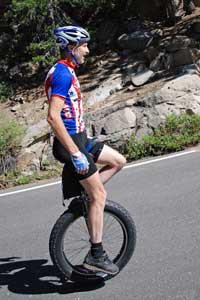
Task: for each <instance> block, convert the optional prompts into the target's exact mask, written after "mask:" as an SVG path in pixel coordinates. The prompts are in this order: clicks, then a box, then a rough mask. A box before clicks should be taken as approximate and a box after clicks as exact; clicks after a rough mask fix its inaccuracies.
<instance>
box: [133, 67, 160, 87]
mask: <svg viewBox="0 0 200 300" xmlns="http://www.w3.org/2000/svg"><path fill="white" fill-rule="evenodd" d="M154 74H155V73H154V72H153V71H151V70H144V71H142V72H139V73H137V74H135V75H133V76H132V77H131V81H132V83H133V85H134V86H141V85H144V84H145V83H147V82H148V81H149V80H150V79H151V78H152V77H153V76H154Z"/></svg>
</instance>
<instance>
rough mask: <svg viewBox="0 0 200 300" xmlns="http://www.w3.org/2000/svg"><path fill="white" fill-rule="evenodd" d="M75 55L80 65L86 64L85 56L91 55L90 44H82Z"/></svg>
mask: <svg viewBox="0 0 200 300" xmlns="http://www.w3.org/2000/svg"><path fill="white" fill-rule="evenodd" d="M73 54H74V56H75V57H76V59H77V62H78V64H79V65H81V64H83V63H84V62H85V56H86V55H88V54H89V49H88V43H82V44H80V45H79V46H78V47H77V48H75V50H74V51H73Z"/></svg>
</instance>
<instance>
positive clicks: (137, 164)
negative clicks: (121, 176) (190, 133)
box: [123, 150, 198, 169]
mask: <svg viewBox="0 0 200 300" xmlns="http://www.w3.org/2000/svg"><path fill="white" fill-rule="evenodd" d="M194 152H198V151H197V150H190V151H185V152H181V153H176V154H171V155H168V156H164V157H159V158H155V159H152V160H147V161H143V162H140V163H135V164H131V165H128V166H125V167H124V168H123V169H128V168H134V167H138V166H142V165H148V164H152V163H155V162H158V161H161V160H166V159H171V158H175V157H179V156H183V155H187V154H191V153H194Z"/></svg>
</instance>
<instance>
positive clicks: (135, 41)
mask: <svg viewBox="0 0 200 300" xmlns="http://www.w3.org/2000/svg"><path fill="white" fill-rule="evenodd" d="M152 40H153V37H152V35H151V34H150V33H149V32H147V31H135V32H132V33H130V34H123V35H121V36H120V37H119V38H118V45H119V47H120V48H122V49H131V50H132V51H133V52H139V51H143V50H144V49H145V48H146V47H148V46H149V45H150V43H151V42H152Z"/></svg>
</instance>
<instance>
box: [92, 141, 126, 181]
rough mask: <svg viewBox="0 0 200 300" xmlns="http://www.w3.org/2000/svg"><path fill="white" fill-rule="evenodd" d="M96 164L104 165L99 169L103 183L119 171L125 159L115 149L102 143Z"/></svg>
mask: <svg viewBox="0 0 200 300" xmlns="http://www.w3.org/2000/svg"><path fill="white" fill-rule="evenodd" d="M97 163H98V164H102V165H105V166H104V167H102V168H101V169H100V170H99V174H100V177H101V181H102V183H103V184H105V183H106V182H107V181H108V180H109V179H111V178H112V177H113V175H115V174H116V173H117V172H119V171H120V170H121V169H122V168H123V166H124V165H125V164H126V159H125V157H124V156H123V155H121V154H120V153H119V152H117V151H116V150H114V149H112V148H111V147H109V146H107V145H104V147H103V149H102V151H101V154H100V156H99V158H98V161H97Z"/></svg>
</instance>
